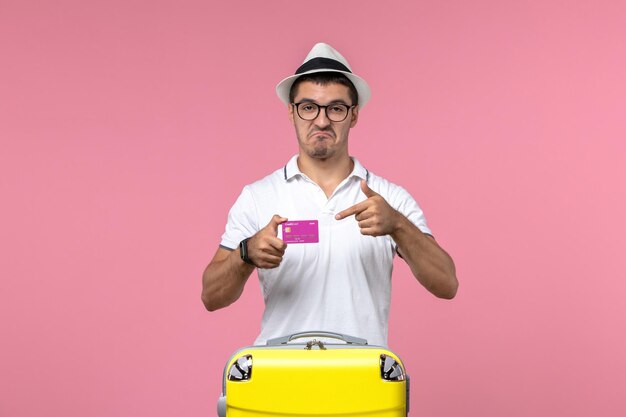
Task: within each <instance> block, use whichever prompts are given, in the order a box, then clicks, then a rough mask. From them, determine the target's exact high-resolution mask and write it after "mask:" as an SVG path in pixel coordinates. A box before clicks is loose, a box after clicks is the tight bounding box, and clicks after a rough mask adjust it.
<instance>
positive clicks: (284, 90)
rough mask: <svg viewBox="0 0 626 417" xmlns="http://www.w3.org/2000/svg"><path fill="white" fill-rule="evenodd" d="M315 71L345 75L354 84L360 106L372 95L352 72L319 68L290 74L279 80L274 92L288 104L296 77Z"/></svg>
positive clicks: (361, 80)
mask: <svg viewBox="0 0 626 417" xmlns="http://www.w3.org/2000/svg"><path fill="white" fill-rule="evenodd" d="M316 72H338V73H341V74H343V75H345V76H346V77H347V78H348V79H349V80H350V81H352V84H354V87H355V88H356V91H357V93H358V95H359V107H360V108H363V107H365V104H366V103H367V102H368V101H369V99H370V96H371V95H372V93H371V92H370V87H369V85H367V83H366V82H365V80H364V79H363V78H361V77H359V76H358V75H354V74H353V73H351V72H346V71H340V70H334V69H327V68H319V69H314V70H311V71H307V72H303V73H302V74H295V75H290V76H289V77H287V78H285V79H284V80H282V81H281V82H279V83H278V85H277V86H276V94H277V95H278V98H280V100H281V101H282V102H283V103H285V104H286V105H289V92H290V91H291V86H292V85H293V83H294V82H295V81H296V79H297V78H299V77H302V76H303V75H306V74H314V73H316Z"/></svg>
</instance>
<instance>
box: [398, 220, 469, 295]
mask: <svg viewBox="0 0 626 417" xmlns="http://www.w3.org/2000/svg"><path fill="white" fill-rule="evenodd" d="M398 215H399V217H398V219H397V228H396V230H395V231H394V232H393V233H392V234H391V237H392V238H393V240H394V241H395V242H396V244H397V245H398V252H399V253H400V255H401V256H402V258H403V259H404V260H405V261H406V263H407V264H408V265H409V267H410V268H411V272H413V275H414V276H415V278H417V280H418V281H419V282H420V283H421V284H422V285H423V286H424V287H425V288H426V289H427V290H428V291H430V292H431V293H432V294H434V295H435V296H437V297H439V298H447V299H451V298H454V296H455V295H456V291H457V288H458V285H459V284H458V281H457V278H456V269H455V267H454V262H453V261H452V258H451V257H450V255H448V254H447V253H446V252H445V251H444V250H443V249H442V248H441V247H440V246H439V245H438V244H437V242H436V241H435V239H434V238H432V237H431V236H429V235H427V234H424V233H422V231H420V230H419V228H417V226H415V225H414V224H413V223H411V221H410V220H409V219H407V218H406V217H404V216H403V215H402V214H400V213H398Z"/></svg>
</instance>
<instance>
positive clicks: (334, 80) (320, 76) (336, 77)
mask: <svg viewBox="0 0 626 417" xmlns="http://www.w3.org/2000/svg"><path fill="white" fill-rule="evenodd" d="M306 81H309V82H312V83H315V84H319V85H328V84H341V85H345V86H346V87H348V95H349V96H350V100H351V101H352V105H353V106H355V105H357V104H359V93H358V92H357V91H356V87H354V84H352V81H350V79H349V78H348V77H346V76H345V75H343V74H342V73H340V72H314V73H312V74H305V75H302V76H300V77H298V78H296V80H295V81H294V82H293V84H292V85H291V90H289V102H290V103H293V100H294V98H296V94H298V87H299V86H300V83H303V82H306Z"/></svg>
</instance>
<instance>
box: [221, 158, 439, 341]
mask: <svg viewBox="0 0 626 417" xmlns="http://www.w3.org/2000/svg"><path fill="white" fill-rule="evenodd" d="M353 161H354V169H353V171H352V173H351V174H350V175H349V176H348V178H346V179H345V180H344V181H342V182H341V183H340V184H339V186H337V188H336V189H335V191H334V192H333V194H332V195H331V197H330V198H327V197H326V194H325V193H324V191H323V190H322V189H321V188H320V187H319V186H318V185H317V184H316V183H315V182H313V181H312V180H310V179H309V178H308V177H307V176H306V175H304V174H303V173H302V172H300V170H299V168H298V164H297V155H296V156H294V157H293V158H291V159H290V160H289V162H288V163H287V165H285V166H284V167H283V168H280V169H278V170H276V171H275V172H274V173H272V174H270V175H268V176H267V177H265V178H263V179H261V180H259V181H257V182H255V183H253V184H250V185H247V186H245V187H244V189H243V191H242V193H241V195H240V196H239V198H238V199H237V202H236V203H235V205H234V206H233V207H232V208H231V210H230V213H229V215H228V223H227V225H226V231H225V232H224V235H223V236H222V241H221V246H222V247H223V248H226V249H231V250H233V249H236V248H237V247H238V245H239V242H240V241H242V240H243V239H245V238H248V237H250V236H252V235H254V234H255V233H256V232H258V231H259V230H260V229H262V228H263V227H265V226H266V225H267V224H268V223H269V221H270V219H271V218H272V216H273V215H274V214H278V215H280V216H282V217H286V218H288V219H289V221H295V220H317V221H318V225H319V242H318V243H298V244H296V243H292V244H288V245H287V249H286V250H285V255H284V257H283V260H282V262H281V264H280V266H279V267H277V268H274V269H258V275H259V280H260V283H261V288H262V291H263V298H264V300H265V311H264V313H263V319H262V322H261V333H260V334H259V336H258V337H257V339H256V341H255V344H256V345H259V344H265V342H266V341H267V340H268V339H271V338H275V337H280V336H286V335H289V334H293V333H298V332H302V331H318V330H320V331H329V332H335V333H343V334H347V335H351V336H357V337H361V338H364V339H367V341H368V343H369V344H371V345H381V346H386V345H387V322H388V318H389V304H390V300H391V271H392V268H393V257H394V256H395V254H396V245H395V242H394V241H393V239H392V238H391V237H390V236H377V237H373V236H364V235H362V234H361V232H360V229H359V227H358V224H357V221H356V220H355V218H354V216H350V217H347V218H345V219H342V220H336V219H335V214H337V213H339V212H340V211H342V210H345V209H347V208H349V207H351V206H353V205H354V204H357V203H359V202H361V201H364V200H365V199H366V196H365V194H363V192H362V191H361V186H360V182H361V179H365V180H367V184H368V186H369V187H370V188H371V189H372V190H374V191H375V192H377V193H379V194H380V195H381V196H382V197H383V198H384V199H385V200H386V201H387V202H388V203H389V205H390V206H392V207H393V208H395V209H396V210H398V211H399V212H400V213H402V214H403V215H405V216H406V217H407V218H408V219H409V220H410V221H411V222H413V224H415V225H416V226H417V227H418V228H419V229H420V230H421V231H422V232H424V233H427V234H431V231H430V229H429V228H428V226H427V225H426V219H425V218H424V214H423V212H422V210H421V209H420V208H419V206H418V205H417V203H416V202H415V200H414V199H413V198H412V197H411V195H410V194H409V193H408V192H407V191H406V190H404V189H403V188H402V187H400V186H397V185H395V184H392V183H391V182H389V181H387V180H385V179H384V178H381V177H379V176H376V175H374V174H372V173H370V172H368V171H367V170H366V169H365V168H364V167H363V166H362V165H361V164H360V163H359V161H357V160H356V159H355V158H353ZM280 236H281V235H280V234H279V237H280Z"/></svg>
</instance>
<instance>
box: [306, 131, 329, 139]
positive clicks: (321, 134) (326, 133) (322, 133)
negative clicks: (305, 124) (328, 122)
mask: <svg viewBox="0 0 626 417" xmlns="http://www.w3.org/2000/svg"><path fill="white" fill-rule="evenodd" d="M310 136H311V137H316V136H317V137H326V138H333V137H334V136H333V134H332V132H329V131H325V130H317V131H315V132H313V133H311V135H310Z"/></svg>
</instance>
